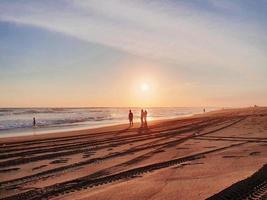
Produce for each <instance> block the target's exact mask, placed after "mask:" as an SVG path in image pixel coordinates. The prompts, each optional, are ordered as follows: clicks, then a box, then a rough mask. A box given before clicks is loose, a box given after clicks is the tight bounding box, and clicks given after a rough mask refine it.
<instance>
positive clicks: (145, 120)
mask: <svg viewBox="0 0 267 200" xmlns="http://www.w3.org/2000/svg"><path fill="white" fill-rule="evenodd" d="M144 125H145V127H147V111H146V110H145V111H144Z"/></svg>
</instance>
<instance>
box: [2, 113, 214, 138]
mask: <svg viewBox="0 0 267 200" xmlns="http://www.w3.org/2000/svg"><path fill="white" fill-rule="evenodd" d="M213 111H219V110H213ZM213 111H209V112H213ZM209 112H206V113H209ZM201 114H205V113H193V114H187V115H181V116H172V117H160V118H157V119H153V120H150V121H148V123H150V124H154V123H158V122H162V121H169V120H177V119H183V118H188V117H193V116H195V115H201ZM138 121H139V120H138ZM128 124H129V123H128V122H118V123H110V124H101V125H95V126H89V125H88V126H87V125H84V127H78V126H76V127H73V128H71V126H72V125H70V126H69V127H68V126H66V127H49V128H43V127H41V128H40V129H38V127H37V128H29V130H24V129H21V130H20V129H17V130H10V131H4V132H3V133H2V135H1V131H0V142H1V140H2V139H9V138H10V139H12V138H14V137H15V138H17V137H23V138H25V137H31V136H33V137H36V136H41V135H43V136H49V135H52V134H56V135H58V134H68V133H73V132H79V131H93V130H95V131H98V129H106V128H107V129H113V128H115V127H126V126H128ZM134 124H135V125H136V124H140V122H134ZM73 126H75V125H73Z"/></svg>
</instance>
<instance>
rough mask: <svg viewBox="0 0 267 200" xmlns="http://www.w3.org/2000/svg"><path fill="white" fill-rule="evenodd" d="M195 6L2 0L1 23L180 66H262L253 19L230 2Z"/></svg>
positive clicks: (260, 35)
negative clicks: (12, 23) (37, 30)
mask: <svg viewBox="0 0 267 200" xmlns="http://www.w3.org/2000/svg"><path fill="white" fill-rule="evenodd" d="M200 2H203V1H191V2H190V3H188V2H186V1H178V2H176V1H171V0H170V1H152V2H150V1H128V0H123V1H122V0H109V1H101V0H90V1H82V0H66V1H62V0H59V1H30V0H29V1H2V2H1V3H0V20H1V21H9V22H15V23H18V24H25V25H31V26H37V27H41V28H44V29H48V30H50V31H56V32H60V33H63V34H67V35H70V36H73V37H76V38H79V39H81V40H84V41H87V42H93V43H99V44H102V45H106V46H111V47H113V48H116V49H119V50H122V51H126V52H129V53H131V54H135V55H141V56H145V57H150V58H156V59H162V60H167V61H170V62H173V63H176V64H181V65H198V66H200V67H206V66H209V67H210V66H213V67H225V68H231V69H232V70H240V69H249V68H250V69H252V68H253V66H255V65H263V64H266V63H267V60H266V58H265V55H264V53H265V52H264V51H265V50H266V49H267V48H266V46H264V45H263V48H259V47H258V46H257V45H262V43H261V44H258V43H257V42H255V41H257V40H259V39H261V40H264V41H263V43H264V44H265V43H266V44H267V42H266V36H265V35H266V32H265V31H266V30H264V28H260V26H254V24H253V19H251V21H242V19H243V18H242V16H235V13H240V12H241V11H240V9H241V10H242V7H240V6H239V5H237V4H234V3H232V2H231V1H223V3H222V1H216V0H210V1H206V3H205V4H203V3H200ZM213 9H217V10H218V9H219V10H220V11H221V12H220V14H216V13H215V12H213ZM243 9H246V8H243ZM225 12H227V14H229V12H230V13H232V15H233V16H232V17H231V18H229V17H227V16H226V15H224V14H225ZM241 14H242V12H241Z"/></svg>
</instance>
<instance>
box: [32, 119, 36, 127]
mask: <svg viewBox="0 0 267 200" xmlns="http://www.w3.org/2000/svg"><path fill="white" fill-rule="evenodd" d="M32 126H33V127H35V126H36V120H35V117H34V118H33V119H32Z"/></svg>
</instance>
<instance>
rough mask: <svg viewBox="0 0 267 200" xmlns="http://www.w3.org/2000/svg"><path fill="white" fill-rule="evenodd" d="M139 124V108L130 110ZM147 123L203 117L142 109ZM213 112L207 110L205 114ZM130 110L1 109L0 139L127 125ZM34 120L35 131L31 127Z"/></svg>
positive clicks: (189, 111)
mask: <svg viewBox="0 0 267 200" xmlns="http://www.w3.org/2000/svg"><path fill="white" fill-rule="evenodd" d="M131 109H132V111H133V114H134V121H140V110H141V108H131ZM145 109H146V110H147V111H148V121H150V120H157V119H169V118H175V117H182V116H188V115H193V114H197V113H202V112H203V108H200V107H175V108H169V107H163V108H159V107H157V108H145ZM215 109H216V108H206V111H211V110H215ZM128 111H129V108H112V107H110V108H98V107H97V108H93V107H92V108H90V107H88V108H0V137H7V136H11V135H12V136H13V135H14V136H17V135H29V134H41V133H47V132H53V131H65V130H76V129H85V128H96V127H102V126H108V125H116V124H123V123H128ZM33 117H35V118H36V127H33Z"/></svg>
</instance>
